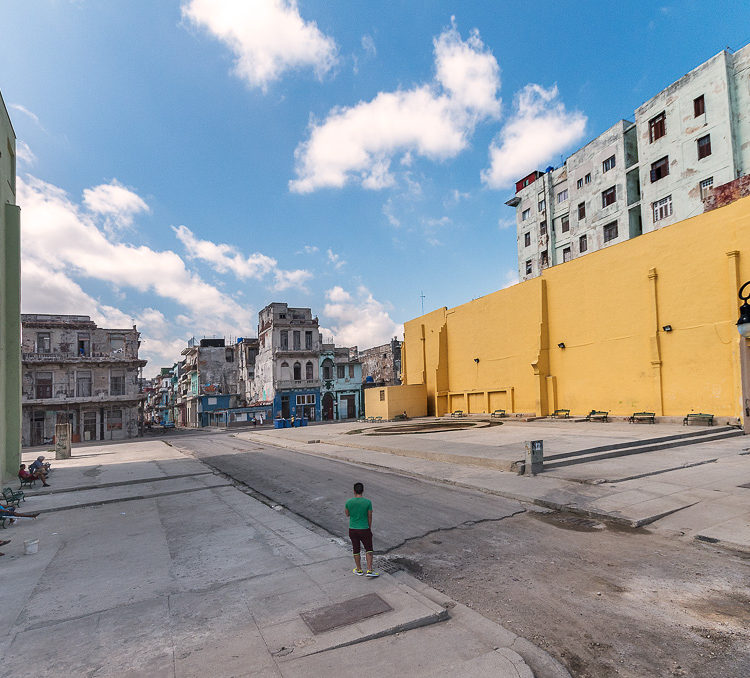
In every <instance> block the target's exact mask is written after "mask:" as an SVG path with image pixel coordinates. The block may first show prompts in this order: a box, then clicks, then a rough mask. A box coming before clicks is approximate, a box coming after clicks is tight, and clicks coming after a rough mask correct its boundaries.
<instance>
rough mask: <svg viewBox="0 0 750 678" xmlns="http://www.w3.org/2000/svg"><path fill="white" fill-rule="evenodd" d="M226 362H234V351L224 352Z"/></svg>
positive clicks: (229, 349) (230, 349)
mask: <svg viewBox="0 0 750 678" xmlns="http://www.w3.org/2000/svg"><path fill="white" fill-rule="evenodd" d="M224 361H225V362H228V363H233V362H234V349H232V348H228V349H226V350H225V351H224Z"/></svg>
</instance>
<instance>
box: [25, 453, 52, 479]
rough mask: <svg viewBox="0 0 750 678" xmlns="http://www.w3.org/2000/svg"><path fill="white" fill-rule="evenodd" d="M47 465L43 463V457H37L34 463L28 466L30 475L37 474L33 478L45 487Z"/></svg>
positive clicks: (47, 471) (48, 465)
mask: <svg viewBox="0 0 750 678" xmlns="http://www.w3.org/2000/svg"><path fill="white" fill-rule="evenodd" d="M49 467H50V464H49V463H46V464H45V463H44V455H39V456H38V457H37V458H36V461H35V462H33V463H32V464H31V465H30V466H29V472H30V473H32V474H38V475H36V476H35V477H36V478H39V479H40V480H41V481H42V484H43V485H44V486H45V487H47V474H48V473H49Z"/></svg>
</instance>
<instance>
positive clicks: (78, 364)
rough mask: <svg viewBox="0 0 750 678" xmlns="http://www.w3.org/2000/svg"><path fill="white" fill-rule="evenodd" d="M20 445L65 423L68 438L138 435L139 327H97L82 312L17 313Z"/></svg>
mask: <svg viewBox="0 0 750 678" xmlns="http://www.w3.org/2000/svg"><path fill="white" fill-rule="evenodd" d="M21 324H22V364H23V382H22V394H23V399H22V404H23V435H22V438H23V444H24V445H42V444H47V443H49V442H51V441H52V438H53V436H54V433H55V424H58V423H70V424H71V426H72V428H73V442H80V441H88V440H122V439H125V438H133V437H135V436H137V435H138V434H139V433H140V426H141V421H140V416H141V403H142V401H143V397H144V396H143V394H142V393H140V386H139V385H140V379H139V376H140V370H141V368H142V367H143V366H144V365H145V364H146V361H145V360H141V359H139V358H138V348H139V346H140V341H139V337H140V333H139V332H138V330H137V329H136V327H135V326H133V327H132V328H128V329H104V328H100V327H97V326H96V323H94V322H92V320H91V318H90V317H89V316H87V315H42V314H24V315H22V316H21Z"/></svg>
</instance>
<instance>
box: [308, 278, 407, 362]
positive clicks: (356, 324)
mask: <svg viewBox="0 0 750 678" xmlns="http://www.w3.org/2000/svg"><path fill="white" fill-rule="evenodd" d="M326 297H327V298H328V303H327V304H326V305H325V307H324V309H323V315H324V316H325V318H326V319H327V320H329V321H330V324H331V328H330V330H328V331H330V332H331V334H333V336H334V339H335V341H336V343H337V344H338V345H340V346H358V347H359V348H370V347H372V346H379V345H380V344H385V343H386V342H388V341H390V340H391V339H392V338H393V337H394V336H401V335H402V334H403V326H402V325H398V324H397V323H395V322H394V321H393V320H392V319H391V317H390V315H389V313H388V309H387V308H386V305H385V304H383V303H381V302H379V301H378V300H377V299H375V298H374V297H373V296H372V294H371V293H370V291H369V290H368V289H367V288H366V287H362V286H360V287H359V288H357V293H356V296H355V295H352V294H350V293H349V292H347V291H346V290H344V289H343V288H342V287H340V286H336V287H333V288H331V289H330V290H328V291H327V292H326Z"/></svg>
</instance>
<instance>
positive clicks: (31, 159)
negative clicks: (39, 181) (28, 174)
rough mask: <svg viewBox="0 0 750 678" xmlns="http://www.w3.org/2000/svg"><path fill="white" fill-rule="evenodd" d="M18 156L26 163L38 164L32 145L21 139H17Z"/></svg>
mask: <svg viewBox="0 0 750 678" xmlns="http://www.w3.org/2000/svg"><path fill="white" fill-rule="evenodd" d="M16 156H17V157H18V159H19V160H20V161H21V162H23V163H24V164H26V165H29V166H31V165H35V164H36V156H35V155H34V151H32V150H31V147H30V146H29V145H28V144H27V143H26V142H25V141H21V140H20V139H18V140H16Z"/></svg>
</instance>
